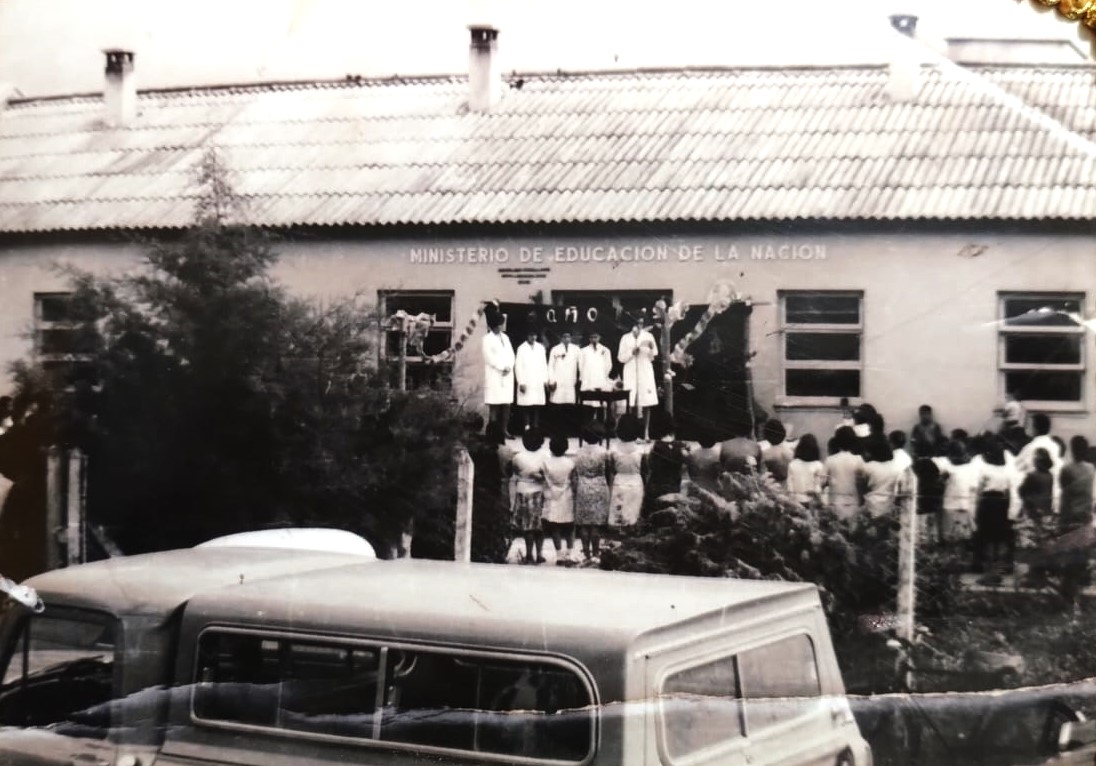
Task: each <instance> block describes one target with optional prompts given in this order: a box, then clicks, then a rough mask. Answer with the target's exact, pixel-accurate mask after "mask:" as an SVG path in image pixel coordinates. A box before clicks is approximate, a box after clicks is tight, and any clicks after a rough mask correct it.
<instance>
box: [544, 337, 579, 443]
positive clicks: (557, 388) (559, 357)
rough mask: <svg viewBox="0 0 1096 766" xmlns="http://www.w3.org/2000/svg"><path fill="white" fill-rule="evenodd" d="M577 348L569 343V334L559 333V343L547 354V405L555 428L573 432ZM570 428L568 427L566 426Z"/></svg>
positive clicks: (576, 381) (576, 386)
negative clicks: (549, 405)
mask: <svg viewBox="0 0 1096 766" xmlns="http://www.w3.org/2000/svg"><path fill="white" fill-rule="evenodd" d="M578 351H579V349H578V346H576V345H575V344H574V343H572V342H571V333H570V331H568V330H564V331H563V332H561V333H560V336H559V343H557V344H556V345H554V346H552V350H551V351H549V352H548V403H549V404H551V405H552V408H551V410H549V411H550V412H552V414H553V418H552V420H553V421H554V425H555V426H556V427H557V428H566V430H567V431H572V430H573V424H572V423H571V421H572V420H573V417H572V413H573V411H574V405H575V402H576V401H577V393H576V389H577V388H578ZM569 425H570V426H571V427H568V426H569Z"/></svg>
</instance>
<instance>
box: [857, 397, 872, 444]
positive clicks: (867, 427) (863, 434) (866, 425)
mask: <svg viewBox="0 0 1096 766" xmlns="http://www.w3.org/2000/svg"><path fill="white" fill-rule="evenodd" d="M875 414H876V412H875V407H873V406H872V405H870V404H868V403H867V402H864V403H863V404H861V405H860V406H859V407H857V408H856V409H855V410H853V413H852V421H853V425H852V430H853V431H854V432H855V433H856V438H857V439H867V438H868V437H869V436H871V421H872V418H874V417H875Z"/></svg>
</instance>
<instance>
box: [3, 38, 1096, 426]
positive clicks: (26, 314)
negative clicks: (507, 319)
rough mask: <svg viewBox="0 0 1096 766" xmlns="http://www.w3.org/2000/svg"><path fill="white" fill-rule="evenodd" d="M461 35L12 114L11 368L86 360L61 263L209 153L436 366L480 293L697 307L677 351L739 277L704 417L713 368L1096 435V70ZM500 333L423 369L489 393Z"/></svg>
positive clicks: (608, 309) (789, 386)
mask: <svg viewBox="0 0 1096 766" xmlns="http://www.w3.org/2000/svg"><path fill="white" fill-rule="evenodd" d="M898 26H900V27H903V25H902V24H899V25H898ZM903 29H904V30H905V31H906V32H907V33H908V32H911V31H912V29H911V28H910V27H909V26H908V25H906V26H904V27H903ZM471 34H472V39H471V48H470V69H469V72H468V73H467V74H466V75H465V74H462V75H459V76H446V77H423V78H392V79H383V80H369V79H359V78H351V79H348V80H345V81H338V82H297V83H286V84H268V85H248V86H239V87H195V88H192V89H186V90H171V91H142V92H137V91H136V90H135V88H134V85H133V72H134V67H135V66H136V65H137V64H139V61H137V60H135V59H134V57H133V55H132V54H131V53H129V52H125V51H110V52H108V54H107V67H106V82H105V86H104V92H103V93H96V94H90V95H76V96H72V97H65V98H43V99H31V100H27V99H23V100H20V99H11V100H9V101H8V102H7V103H6V105H4V107H3V109H2V110H0V366H3V367H5V368H6V366H7V365H8V364H9V363H10V362H11V361H13V360H15V359H19V358H23V357H25V356H27V355H28V354H31V353H35V354H38V355H40V357H41V358H43V359H45V360H46V361H50V362H52V363H55V364H57V365H64V364H66V363H67V362H68V361H70V360H71V357H70V356H68V352H69V351H71V349H69V348H67V347H66V342H67V340H66V339H67V337H68V336H66V329H68V327H67V325H66V322H65V320H66V317H65V305H64V301H65V291H66V282H65V279H64V277H63V275H62V274H60V273H59V272H58V271H57V270H56V268H55V265H56V264H64V263H70V264H73V265H76V266H78V267H81V268H84V269H91V270H95V271H107V270H121V269H125V268H128V267H129V265H130V264H132V263H133V260H134V258H135V257H136V256H137V255H138V254H139V252H140V247H139V245H136V244H133V243H134V241H135V240H136V235H141V236H145V237H147V236H157V235H161V234H170V233H171V232H172V231H176V230H178V229H180V228H182V227H186V226H187V225H188V223H189V222H190V221H191V220H192V217H193V207H194V198H195V194H196V186H195V182H194V168H195V166H196V165H197V163H198V161H199V160H200V158H201V156H202V153H203V151H204V150H205V149H207V148H209V147H216V148H217V149H218V150H219V151H220V153H221V156H222V158H223V159H224V161H225V162H226V164H227V165H228V166H229V167H230V168H231V169H232V171H233V181H234V184H235V187H236V189H237V191H238V192H239V193H240V194H242V195H243V197H244V198H245V200H246V202H247V211H248V216H249V219H250V220H251V221H252V222H253V223H256V224H259V225H262V226H267V227H271V228H273V229H276V230H278V231H279V232H280V233H281V237H282V241H281V242H280V244H279V246H278V249H279V251H280V253H281V256H282V257H281V261H280V263H279V265H278V266H277V269H276V276H277V277H278V278H279V279H280V280H281V281H282V282H284V283H285V284H286V285H288V286H289V287H290V288H291V289H292V290H293V291H295V292H297V293H300V294H302V295H310V296H317V297H331V296H336V295H349V294H353V293H362V292H364V293H366V294H368V295H369V296H371V297H373V296H375V298H376V301H377V302H378V305H380V306H382V307H383V308H384V310H385V311H387V312H389V313H392V312H394V311H396V310H398V309H405V310H407V311H410V312H412V313H419V312H426V313H429V314H432V315H434V317H435V319H436V322H435V324H434V326H433V329H432V330H431V333H430V337H429V338H428V339H427V342H426V345H425V352H426V353H427V354H435V353H438V352H440V351H444V350H445V349H446V348H448V347H449V346H450V345H451V344H452V343H454V342H455V341H456V340H457V336H459V335H460V332H461V330H462V328H464V327H465V326H466V324H467V323H468V321H469V320H470V319H471V318H472V317H473V316H474V315H475V314H476V311H477V309H478V307H479V306H480V305H481V302H482V301H485V300H491V299H497V300H499V301H501V302H503V303H504V304H520V305H529V306H533V305H536V306H538V308H537V311H538V312H539V314H540V316H541V318H542V319H543V321H544V322H545V323H546V328H545V329H546V330H547V331H549V339H550V340H551V337H550V336H551V332H552V331H553V329H554V328H553V327H552V326H551V324H552V319H553V318H554V319H555V321H557V322H563V321H571V320H577V321H575V325H576V330H577V332H578V333H579V334H580V335H581V334H582V332H583V327H584V323H590V322H593V321H594V320H595V318H596V319H597V320H599V321H603V322H604V321H609V319H608V317H609V316H610V315H611V317H612V321H615V322H616V323H617V324H618V325H623V324H627V323H628V321H630V320H629V317H631V316H634V315H635V313H636V312H638V311H640V310H642V309H643V308H648V309H649V308H650V307H652V306H653V304H654V302H655V301H656V300H658V299H659V298H666V299H669V300H670V301H672V302H676V301H683V302H685V303H687V304H689V305H691V306H693V307H694V308H693V310H692V312H691V313H690V314H689V316H688V317H687V318H686V319H685V320H683V321H682V322H679V323H678V325H677V326H676V329H675V333H676V335H675V337H680V336H681V335H683V334H684V332H685V331H687V330H688V329H689V327H688V326H687V325H689V324H690V323H691V322H695V320H696V318H697V317H698V316H699V314H700V312H702V311H703V309H704V308H705V307H706V306H707V304H708V301H709V296H710V295H712V293H713V291H715V292H718V290H723V291H729V292H731V293H733V295H734V296H735V298H736V301H735V303H734V305H733V307H732V309H731V310H728V311H727V312H726V313H725V315H721V318H720V319H719V320H718V321H714V322H713V323H712V326H711V327H710V328H709V330H708V332H706V333H705V334H704V335H703V336H702V337H701V338H700V339H699V340H698V341H697V342H696V343H694V344H693V346H692V347H691V348H690V353H691V354H692V355H693V357H694V366H693V367H691V368H689V369H684V368H682V369H679V370H678V371H677V374H676V378H675V380H676V381H677V383H678V384H679V385H682V386H683V387H682V388H681V397H682V398H681V399H680V401H681V402H682V406H684V407H691V408H693V410H694V414H695V408H697V407H702V406H705V405H703V404H702V403H703V402H704V401H709V402H710V401H711V398H710V397H709V399H707V400H706V399H704V397H703V396H701V395H700V394H697V393H696V392H697V391H698V390H701V389H704V388H705V386H709V389H708V390H712V389H711V388H710V386H711V384H712V381H713V380H714V379H718V378H719V377H720V376H721V375H722V376H724V377H727V378H735V379H736V380H738V381H739V382H742V381H745V379H746V378H747V377H748V380H749V392H750V395H752V396H753V397H754V398H755V399H756V401H757V402H758V403H759V404H760V405H761V406H762V407H763V408H765V409H766V410H768V411H770V412H775V413H776V414H777V416H778V417H780V418H781V419H783V420H785V421H787V422H790V423H792V424H793V425H794V428H795V431H796V432H798V433H803V432H806V431H815V432H817V433H819V434H823V433H824V434H828V433H829V432H830V431H831V430H832V428H833V426H834V425H835V424H836V422H837V421H838V419H839V417H840V412H839V408H838V404H839V402H840V400H841V398H842V397H847V398H848V399H849V400H850V401H851V402H853V403H856V402H858V401H870V402H871V403H873V404H874V405H875V406H876V407H877V408H878V409H879V410H880V411H881V412H882V414H883V415H884V416H885V417H886V419H887V423H888V427H900V428H903V429H905V428H908V427H909V426H910V425H911V424H912V423H913V422H914V420H915V418H916V411H917V407H918V405H920V404H922V403H930V404H932V405H933V406H934V407H935V409H936V411H937V414H938V419H939V420H940V422H941V423H942V424H943V425H944V426H945V427H947V428H957V427H963V428H966V429H968V430H977V429H980V428H983V427H986V426H987V425H988V424H990V423H991V422H992V410H993V408H994V407H995V406H996V405H997V404H998V403H999V402H1000V401H1001V400H1002V398H1003V396H1004V393H1005V391H1006V390H1015V391H1016V392H1018V393H1019V395H1020V396H1021V397H1022V398H1023V399H1024V400H1025V401H1026V402H1027V404H1028V408H1029V410H1032V411H1046V412H1050V413H1052V414H1053V415H1054V417H1055V421H1056V423H1057V425H1056V432H1057V433H1060V434H1062V435H1064V436H1069V435H1070V434H1073V433H1085V434H1087V435H1089V436H1090V437H1096V388H1094V380H1096V375H1094V372H1096V356H1094V354H1093V351H1094V348H1093V343H1092V336H1091V334H1090V333H1089V329H1088V327H1089V322H1090V321H1091V317H1093V316H1094V308H1096V306H1094V300H1096V258H1094V257H1093V256H1094V255H1096V243H1094V240H1093V233H1094V226H1093V224H1094V222H1096V144H1094V143H1093V139H1094V138H1096V79H1094V71H1096V70H1094V68H1093V67H1092V66H1090V65H1087V64H1077V65H1073V64H1043V65H1038V66H1028V65H1022V64H1008V65H989V64H976V63H975V64H970V63H965V64H962V65H959V64H956V63H955V62H952V61H950V60H947V59H946V58H942V57H934V56H922V55H920V54H918V55H910V53H909V52H910V51H912V50H915V49H916V42H915V41H913V40H911V39H910V38H909V37H908V36H904V35H902V34H901V33H900V32H895V47H896V50H898V51H900V52H901V55H896V56H895V60H894V61H892V62H889V63H887V64H880V65H877V66H849V67H817V68H735V69H703V70H696V69H681V70H657V71H656V70H651V71H629V72H583V73H564V72H557V73H550V74H536V73H533V74H507V75H505V76H504V75H503V74H502V73H501V72H500V71H499V67H498V63H497V45H498V43H499V39H498V33H497V32H496V31H495V30H493V29H490V28H474V29H473V30H472V33H471ZM903 46H907V47H903ZM550 307H557V308H558V309H559V310H558V311H556V312H549V311H548V308H550ZM568 308H571V309H573V311H572V312H570V313H569V312H568V311H567V309H568ZM591 309H593V310H594V311H591ZM482 332H483V325H482V323H481V324H480V326H479V327H478V328H477V330H476V332H475V337H474V338H473V339H472V340H470V341H469V342H468V343H467V344H465V345H464V346H463V348H462V349H461V350H460V351H459V353H457V354H456V355H455V356H454V357H453V359H452V360H451V361H446V362H443V363H441V365H439V364H428V363H427V362H425V361H424V360H423V359H421V358H420V357H414V356H413V357H411V358H410V360H409V363H410V372H411V377H412V379H415V377H416V376H419V377H431V378H434V379H445V380H449V379H451V385H452V387H453V391H454V393H455V395H456V396H457V397H458V398H465V399H469V400H472V401H475V400H476V397H477V396H479V391H480V387H481V385H482V378H483V361H482V358H481V355H480V350H479V346H480V344H479V338H480V336H481V335H482ZM518 340H519V339H515V345H516V342H517V341H518ZM379 345H380V348H381V353H386V352H391V348H392V346H391V344H384V343H381V344H379ZM666 351H667V349H665V348H661V349H660V353H661V354H662V355H663V357H664V356H665V354H666ZM5 388H10V380H9V379H8V378H6V377H2V376H0V393H3V389H5ZM717 390H718V386H717ZM690 396H694V397H695V398H694V399H693V400H691V401H690V399H689V397H690ZM736 406H739V407H741V406H742V405H741V404H739V405H736Z"/></svg>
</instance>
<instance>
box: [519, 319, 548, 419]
mask: <svg viewBox="0 0 1096 766" xmlns="http://www.w3.org/2000/svg"><path fill="white" fill-rule="evenodd" d="M514 376H515V378H516V380H517V383H518V407H520V408H521V414H522V419H523V422H524V424H525V430H526V431H528V430H529V428H530V427H532V428H539V427H540V409H541V407H543V406H544V401H545V396H544V391H545V389H546V388H547V387H548V357H547V355H546V354H545V353H544V346H543V345H541V343H540V341H538V340H537V332H536V330H529V334H528V335H527V336H526V338H525V342H524V343H522V344H521V345H520V346H518V352H517V361H515V362H514Z"/></svg>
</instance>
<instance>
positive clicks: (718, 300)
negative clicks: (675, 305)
mask: <svg viewBox="0 0 1096 766" xmlns="http://www.w3.org/2000/svg"><path fill="white" fill-rule="evenodd" d="M738 300H741V299H740V298H739V296H738V293H737V292H736V291H735V289H734V285H733V284H732V283H730V282H728V281H726V280H720V281H719V282H716V283H715V284H714V285H712V289H711V292H709V293H708V308H707V309H705V311H704V314H703V315H702V316H701V317H700V319H699V320H698V321H697V323H696V325H695V326H694V327H693V329H691V330H689V332H688V333H687V334H686V335H685V337H684V338H682V339H681V340H679V341H678V342H677V343H676V344H675V345H674V350H673V351H672V352H671V353H670V361H671V362H673V363H674V364H680V365H683V366H688V364H689V362H690V361H691V357H690V356H689V354H688V352H686V351H685V349H687V348H688V347H689V346H691V345H692V344H693V343H695V342H696V340H697V339H698V338H700V336H701V335H703V334H704V331H705V330H707V329H708V325H709V323H711V321H712V320H713V319H715V318H716V317H717V316H719V315H720V314H722V313H723V312H724V311H726V310H727V309H728V308H730V306H731V304H732V303H734V302H735V301H738ZM681 313H682V314H684V312H681ZM667 315H669V311H667Z"/></svg>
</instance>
